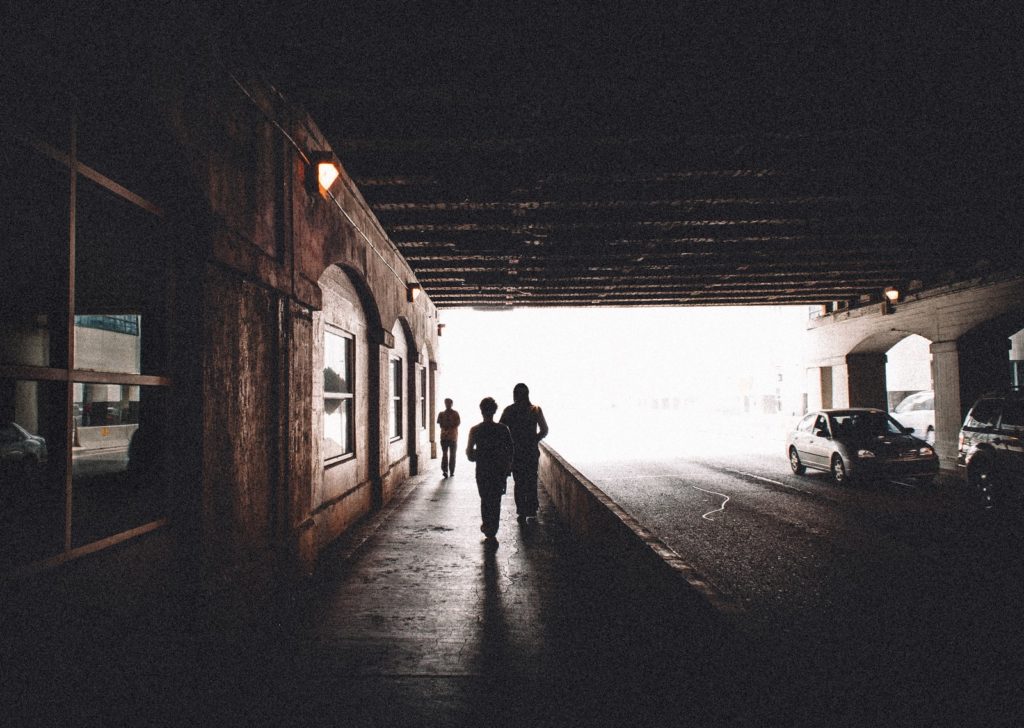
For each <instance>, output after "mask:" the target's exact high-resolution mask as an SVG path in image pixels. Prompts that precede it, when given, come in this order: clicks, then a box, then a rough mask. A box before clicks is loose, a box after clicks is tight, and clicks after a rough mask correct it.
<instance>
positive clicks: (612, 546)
mask: <svg viewBox="0 0 1024 728" xmlns="http://www.w3.org/2000/svg"><path fill="white" fill-rule="evenodd" d="M540 480H541V485H542V486H543V488H544V489H545V490H546V491H547V492H548V495H549V496H550V497H551V500H552V501H553V502H554V504H555V508H556V509H557V510H558V512H559V515H560V516H561V517H562V518H563V519H564V520H565V522H566V523H567V524H568V527H569V531H570V533H571V534H572V535H573V537H574V538H575V539H576V540H577V541H578V542H581V543H583V544H584V545H585V546H587V547H589V548H594V549H599V550H600V551H601V553H603V554H604V555H605V556H607V557H608V558H609V559H611V560H613V561H614V562H615V563H616V566H617V567H618V568H620V569H625V570H628V571H630V572H632V573H633V574H634V575H636V576H637V577H639V578H640V580H641V581H642V582H644V583H646V584H648V585H651V586H653V587H654V588H655V589H657V590H660V591H661V592H662V593H667V594H668V595H669V597H670V598H671V599H673V601H677V602H678V601H680V600H681V601H683V602H685V603H687V604H688V605H689V606H692V607H695V608H697V609H702V610H706V611H707V613H708V614H711V615H716V616H723V615H729V614H737V613H740V612H742V609H741V608H740V606H739V605H738V604H735V603H734V602H731V601H729V600H728V599H725V598H724V597H722V596H721V595H720V594H718V593H717V592H716V591H715V589H714V588H713V587H711V585H710V584H708V583H707V582H706V581H705V580H704V579H703V578H702V577H701V576H700V575H699V574H698V573H697V572H696V571H695V570H694V569H693V568H692V567H690V566H689V565H687V564H686V563H685V562H684V561H683V559H682V558H681V557H680V556H679V554H677V553H676V552H675V551H673V550H672V549H671V548H669V547H668V546H667V545H666V544H665V543H664V542H662V541H661V539H659V538H658V537H657V536H655V535H654V534H652V533H651V532H650V531H648V530H647V529H646V528H644V527H643V526H641V525H640V524H639V523H638V522H637V521H636V519H634V518H633V517H632V516H630V515H629V514H628V513H626V512H625V511H624V510H623V509H622V508H621V507H620V506H619V505H618V504H617V503H616V502H615V501H613V500H612V499H611V498H609V497H608V495H606V494H605V493H604V491H602V490H601V489H600V488H598V487H597V486H596V485H594V484H593V483H591V482H590V481H589V480H588V479H587V478H586V477H585V476H584V475H583V474H582V473H580V472H579V471H578V470H576V468H574V467H573V466H572V465H570V464H569V463H568V462H566V461H565V459H564V458H562V456H561V455H559V454H558V453H557V452H555V450H553V449H552V448H551V447H549V446H548V445H546V444H545V443H541V456H540Z"/></svg>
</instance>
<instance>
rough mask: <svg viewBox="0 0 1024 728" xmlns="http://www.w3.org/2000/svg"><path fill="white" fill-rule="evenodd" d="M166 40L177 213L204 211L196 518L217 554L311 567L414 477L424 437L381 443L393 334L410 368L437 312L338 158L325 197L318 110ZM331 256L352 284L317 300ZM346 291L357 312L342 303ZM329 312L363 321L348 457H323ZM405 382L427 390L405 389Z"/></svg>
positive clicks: (409, 392) (429, 337)
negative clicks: (313, 175) (313, 181)
mask: <svg viewBox="0 0 1024 728" xmlns="http://www.w3.org/2000/svg"><path fill="white" fill-rule="evenodd" d="M165 51H166V57H165V58H164V64H163V69H162V73H163V74H164V78H163V79H161V81H160V83H158V84H155V85H154V89H156V90H157V91H158V93H159V94H160V96H161V98H160V105H161V107H162V109H163V111H164V114H165V118H166V121H167V124H168V128H169V129H170V131H171V133H172V135H173V136H174V138H175V140H176V141H177V143H178V145H179V147H180V150H181V154H182V157H183V159H184V160H185V163H184V164H183V165H182V166H183V168H185V169H187V170H188V178H189V179H188V182H187V184H188V185H189V187H190V191H189V193H188V194H186V195H182V196H181V199H182V201H185V200H188V201H189V207H187V208H184V209H183V210H182V211H177V210H172V211H171V213H172V214H180V215H182V216H183V217H188V218H193V219H198V220H201V221H202V222H201V223H200V224H197V225H196V228H197V230H201V231H203V233H204V234H206V235H208V236H209V237H208V239H206V240H203V239H197V240H196V241H195V244H196V250H198V251H202V252H200V256H201V257H202V258H203V260H204V261H205V262H204V264H203V267H204V272H203V291H202V298H201V301H202V313H201V316H202V320H203V327H202V331H201V332H199V333H198V335H197V336H196V338H195V341H194V342H193V344H192V346H193V347H194V349H195V352H196V356H199V357H201V359H202V364H201V373H200V374H199V378H200V379H201V381H202V387H201V391H200V392H197V393H195V396H197V397H198V398H199V399H200V400H201V402H200V405H199V406H200V408H201V411H202V415H201V421H202V426H201V436H200V437H199V438H197V439H198V440H199V441H200V442H201V448H202V454H201V460H202V467H201V471H202V483H201V485H200V487H199V489H198V490H199V492H200V493H201V497H199V498H198V499H197V505H196V508H197V509H198V511H199V512H198V513H195V514H194V518H195V520H196V522H197V523H198V524H200V527H199V528H198V529H197V531H198V532H199V533H200V534H201V535H200V536H199V538H201V539H203V540H204V542H208V545H210V546H212V547H213V550H214V551H215V552H217V553H218V554H220V555H222V556H223V557H225V558H228V557H230V556H231V555H236V556H242V557H244V558H249V559H252V558H253V557H252V556H251V555H252V554H253V553H256V552H262V553H263V554H264V555H265V556H268V557H269V558H270V559H272V560H275V561H278V562H280V558H281V557H282V556H283V557H285V558H294V559H297V561H298V563H297V564H296V566H297V567H298V568H299V569H310V568H311V567H312V563H313V560H314V559H315V557H316V552H317V551H318V550H319V549H320V548H322V547H323V546H324V545H325V544H326V543H328V542H329V541H331V540H332V539H334V538H336V537H337V536H338V535H339V534H341V533H342V532H344V530H345V529H346V528H347V527H348V526H349V525H350V524H351V523H352V522H353V521H354V520H356V519H358V518H360V517H361V516H363V515H365V514H366V513H367V512H369V511H370V510H371V509H372V508H374V507H379V506H380V505H381V504H383V503H385V502H387V500H388V499H389V498H390V497H391V494H392V493H393V491H394V488H395V487H396V486H397V484H398V483H400V482H401V481H402V480H403V479H404V478H405V477H407V475H408V473H409V465H410V457H409V455H410V445H411V446H412V448H411V449H412V453H413V454H414V455H419V454H421V453H422V452H423V450H424V448H423V447H421V446H420V440H419V436H418V434H413V436H411V437H410V433H411V430H410V428H409V422H408V421H406V422H405V423H404V426H405V436H404V437H403V439H402V440H401V441H397V442H396V443H391V442H389V438H388V437H387V423H388V419H387V414H388V407H389V405H390V400H389V398H388V393H387V391H386V390H387V365H388V355H389V353H390V352H391V351H392V347H393V346H396V345H400V346H401V347H404V348H403V349H402V351H403V354H402V356H403V364H404V367H405V371H406V372H410V371H415V368H414V362H412V361H411V357H410V355H409V352H418V351H420V350H423V349H426V350H429V351H432V352H436V351H437V333H436V332H437V313H436V309H435V308H434V305H433V303H432V302H431V301H430V299H429V297H428V296H426V295H421V296H419V298H418V300H417V301H416V302H415V303H410V302H408V301H407V299H406V284H407V282H409V281H414V280H415V277H414V275H413V273H412V271H411V269H410V268H409V267H408V265H407V264H406V263H405V261H404V259H403V258H402V257H401V255H400V254H399V253H398V251H397V250H396V249H395V247H394V246H393V245H392V243H391V242H390V241H389V240H388V238H387V236H386V235H385V233H384V232H383V230H382V229H381V227H380V225H379V223H378V222H377V220H376V218H375V217H374V216H373V214H372V212H371V211H370V210H369V208H368V206H367V205H366V203H365V201H364V200H363V198H362V196H361V195H360V194H359V192H358V190H357V189H356V188H355V186H354V184H353V183H352V181H351V179H350V178H349V177H348V175H347V174H346V173H344V171H343V172H342V176H341V178H340V179H339V180H338V181H337V182H336V183H335V184H334V185H333V187H332V190H331V192H332V197H331V198H328V199H325V198H324V197H322V196H320V195H319V194H317V193H316V192H315V191H314V192H311V191H310V190H309V188H308V187H307V184H306V174H307V169H306V166H307V165H306V160H307V159H308V158H309V157H310V156H311V155H312V154H313V153H314V152H329V151H330V146H329V144H328V143H327V141H326V139H324V137H323V135H322V134H321V133H320V132H319V130H318V129H317V128H316V124H315V122H314V121H313V120H312V119H310V118H309V117H308V116H307V115H306V114H305V113H304V112H303V111H302V110H301V109H299V108H298V107H296V106H293V105H291V104H290V103H289V102H288V101H287V100H286V99H285V98H284V97H283V96H282V94H280V93H279V92H278V90H277V89H272V88H270V87H269V86H267V85H266V84H264V83H262V82H261V81H259V80H258V79H257V78H255V77H254V76H251V75H248V74H246V73H245V72H244V71H243V70H240V69H239V68H237V67H233V66H231V65H230V64H223V63H221V62H220V61H219V59H217V58H216V57H215V56H214V55H212V54H210V53H207V52H206V50H205V49H202V48H200V49H190V50H189V51H188V52H185V50H184V49H177V48H167V49H165ZM229 68H230V70H229ZM195 202H198V204H195ZM336 266H340V269H344V271H346V272H347V274H348V276H347V279H348V280H347V282H346V281H345V280H343V279H342V278H337V277H335V274H334V273H333V272H331V273H328V277H329V278H330V279H331V280H332V281H333V282H334V283H339V284H340V285H339V287H338V290H339V291H341V292H340V295H339V296H337V297H333V298H331V300H330V301H329V302H325V297H324V295H323V293H322V289H321V286H320V281H321V277H322V276H323V275H324V274H325V272H326V271H340V269H339V268H337V267H336ZM329 285H331V284H329ZM341 289H344V290H343V291H342V290H341ZM353 303H359V304H360V305H361V306H362V309H363V310H362V317H363V318H362V319H361V320H358V317H355V318H353V315H350V314H353V312H354V309H352V310H350V311H348V312H346V311H344V310H343V309H344V308H345V306H348V305H351V304H353ZM321 310H323V311H322V313H321ZM332 317H333V318H335V319H339V318H340V319H343V320H344V322H345V323H346V326H351V327H352V328H356V329H359V331H351V329H349V330H350V332H351V333H353V334H358V337H359V338H358V346H357V347H356V358H357V372H358V375H357V376H358V380H357V388H356V392H357V397H358V398H357V401H356V405H355V412H356V424H355V431H356V456H355V458H354V459H353V460H352V461H351V462H340V463H337V464H334V465H333V466H332V467H328V468H326V469H325V468H324V466H323V461H322V456H321V451H320V438H321V436H322V433H321V432H319V430H318V429H317V428H318V425H317V423H318V422H319V416H320V414H321V412H320V410H318V409H317V407H322V383H320V384H319V385H318V381H319V380H318V379H317V377H322V367H321V368H319V369H318V367H319V366H320V365H318V364H317V363H316V356H317V347H318V346H321V345H322V326H323V322H324V321H325V320H331V318H332ZM399 321H401V322H402V325H401V326H400V325H399ZM402 326H404V334H403V336H402V337H401V340H400V344H399V343H398V341H399V337H397V336H394V335H393V332H395V331H396V330H402ZM320 356H321V357H322V353H321V354H320ZM318 386H319V388H318ZM404 396H405V397H406V401H407V402H408V401H410V400H412V401H416V400H418V397H419V395H418V392H417V391H416V390H415V389H412V388H410V387H408V386H407V388H406V391H405V392H404ZM179 511H180V509H179ZM186 513H187V511H186ZM204 548H205V547H204ZM215 558H220V556H216V557H215Z"/></svg>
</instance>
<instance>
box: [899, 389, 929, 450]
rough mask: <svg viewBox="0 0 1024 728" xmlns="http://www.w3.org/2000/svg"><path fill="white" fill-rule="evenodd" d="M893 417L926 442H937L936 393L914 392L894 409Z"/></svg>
mask: <svg viewBox="0 0 1024 728" xmlns="http://www.w3.org/2000/svg"><path fill="white" fill-rule="evenodd" d="M892 416H893V417H894V418H896V421H897V422H899V423H900V424H901V425H903V426H904V427H912V428H914V434H915V435H917V436H918V437H920V438H921V439H922V440H924V441H925V442H927V443H929V444H931V443H934V442H935V393H934V392H929V391H924V392H914V393H913V394H910V395H907V396H906V397H904V398H903V399H902V400H901V401H900V403H899V404H898V405H896V407H895V408H894V409H893V411H892Z"/></svg>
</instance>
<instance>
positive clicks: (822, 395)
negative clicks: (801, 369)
mask: <svg viewBox="0 0 1024 728" xmlns="http://www.w3.org/2000/svg"><path fill="white" fill-rule="evenodd" d="M831 406H832V367H808V369H807V409H808V411H809V410H816V409H827V408H829V407H831Z"/></svg>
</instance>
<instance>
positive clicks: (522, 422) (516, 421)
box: [500, 383, 548, 523]
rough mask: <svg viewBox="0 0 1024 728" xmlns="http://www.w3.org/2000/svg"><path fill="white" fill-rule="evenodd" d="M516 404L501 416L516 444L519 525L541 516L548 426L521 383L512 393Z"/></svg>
mask: <svg viewBox="0 0 1024 728" xmlns="http://www.w3.org/2000/svg"><path fill="white" fill-rule="evenodd" d="M512 400H513V404H510V405H509V406H508V407H506V408H505V411H504V412H502V413H501V420H500V422H501V424H503V425H507V426H508V429H509V431H510V432H511V433H512V442H513V443H515V446H516V452H515V459H514V460H513V461H512V477H513V479H514V480H515V496H516V512H517V513H518V515H519V522H520V523H526V519H527V518H536V517H537V508H538V506H539V503H538V500H537V461H538V460H540V446H539V445H538V443H539V442H540V441H541V440H543V439H544V438H545V437H547V434H548V423H547V422H546V421H545V420H544V412H542V411H541V408H540V407H538V406H537V405H535V404H531V402H530V388H529V387H527V386H526V385H525V384H522V383H520V384H517V385H516V386H515V388H514V389H513V390H512Z"/></svg>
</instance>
